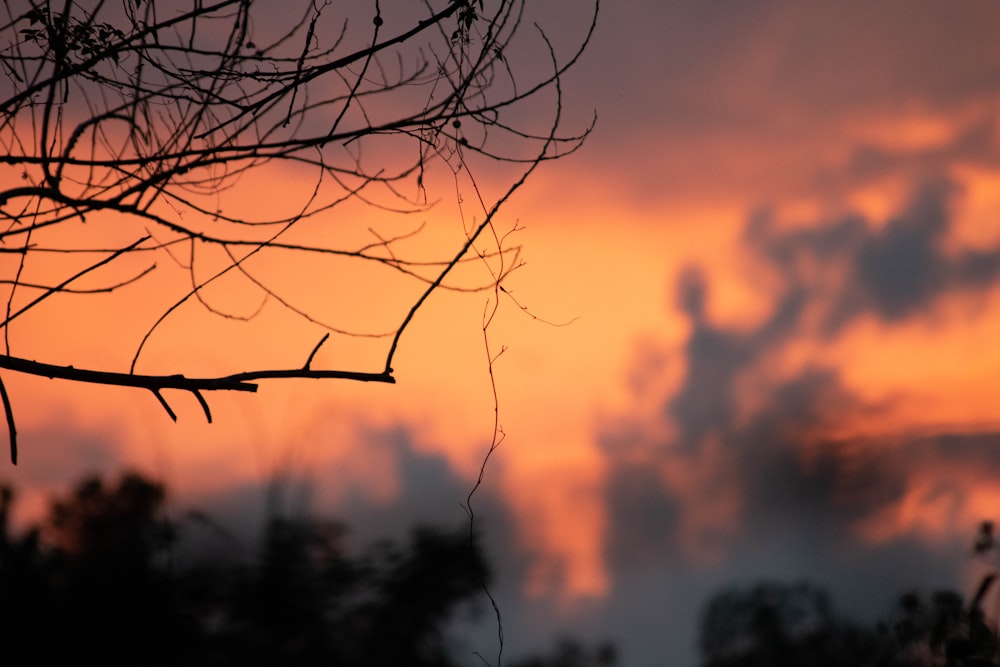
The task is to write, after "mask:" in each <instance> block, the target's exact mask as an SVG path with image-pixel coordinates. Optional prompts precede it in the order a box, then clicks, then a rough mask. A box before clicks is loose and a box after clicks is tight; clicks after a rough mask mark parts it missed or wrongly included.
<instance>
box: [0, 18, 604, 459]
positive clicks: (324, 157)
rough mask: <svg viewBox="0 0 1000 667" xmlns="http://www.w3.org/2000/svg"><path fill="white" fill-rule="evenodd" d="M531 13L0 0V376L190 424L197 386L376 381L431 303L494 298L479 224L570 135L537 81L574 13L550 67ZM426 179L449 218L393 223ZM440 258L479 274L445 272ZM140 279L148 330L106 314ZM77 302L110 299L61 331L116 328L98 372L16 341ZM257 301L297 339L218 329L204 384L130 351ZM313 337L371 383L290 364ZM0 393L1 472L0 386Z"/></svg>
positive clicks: (487, 244)
mask: <svg viewBox="0 0 1000 667" xmlns="http://www.w3.org/2000/svg"><path fill="white" fill-rule="evenodd" d="M593 10H594V15H593V16H594V20H596V10H597V3H596V0H595V2H594V5H593ZM529 20H530V17H526V15H525V2H524V0H427V1H426V2H402V1H397V0H371V1H370V2H363V3H331V2H320V1H319V0H289V1H288V2H283V3H281V4H280V7H279V6H278V5H275V4H274V3H261V2H257V1H255V0H214V1H213V2H200V1H196V2H189V3H181V4H180V5H177V6H174V5H171V8H170V9H163V6H162V4H161V3H154V2H150V1H149V0H117V1H115V2H97V3H89V2H80V1H79V0H68V1H66V2H58V3H56V2H52V1H51V0H13V1H11V2H5V3H4V9H3V10H2V11H0V70H2V72H3V76H2V77H0V256H2V257H4V258H7V259H5V261H4V262H3V263H0V267H2V268H0V287H3V288H4V289H5V290H6V293H2V292H0V298H2V299H3V301H4V302H5V307H4V309H3V310H4V312H2V313H0V330H2V331H0V333H2V348H0V369H5V370H7V371H11V372H15V373H24V374H29V375H36V376H40V377H48V378H56V379H62V380H69V381H75V382H87V383H97V384H104V385H113V386H121V387H131V388H139V389H143V390H148V391H150V392H151V393H152V394H153V396H154V397H155V398H156V400H157V401H158V402H159V403H160V405H161V406H162V407H163V408H164V410H165V411H166V412H167V414H168V415H169V416H170V417H171V418H174V419H176V414H175V413H174V411H173V409H172V407H171V406H170V404H169V403H168V402H167V400H166V397H165V395H164V392H165V391H166V390H179V391H183V392H189V393H190V394H192V395H193V396H194V397H195V398H196V399H197V401H198V403H199V405H200V407H201V409H202V410H203V411H204V413H205V416H206V418H208V420H209V421H211V418H212V413H211V410H210V409H209V404H208V401H207V400H206V398H205V395H204V394H205V393H207V392H212V391H219V390H230V391H250V392H252V391H256V389H257V383H258V382H259V381H262V380H274V379H281V378H312V379H348V380H356V381H364V382H388V383H392V382H395V376H394V374H393V360H394V357H395V355H396V352H397V349H398V345H399V343H400V340H401V337H402V335H403V333H404V330H406V329H407V327H408V325H409V324H410V322H411V321H412V320H413V318H414V316H415V314H416V313H417V311H418V310H419V309H420V308H421V307H422V306H423V304H424V303H425V302H426V300H427V299H428V297H429V296H430V295H431V294H432V293H434V292H436V291H439V290H445V289H448V290H457V291H479V290H486V291H488V292H489V293H490V294H491V298H492V299H493V300H494V301H496V300H498V299H499V298H500V297H501V295H506V296H509V292H507V291H506V290H503V289H502V288H501V281H502V280H503V279H504V277H505V276H506V275H507V274H508V273H509V272H510V271H511V270H514V269H516V268H517V267H518V266H519V260H518V259H517V248H515V247H506V246H505V243H506V242H507V241H506V239H507V234H506V233H503V232H498V231H496V230H495V229H494V224H495V223H496V222H497V215H498V212H499V211H500V209H501V208H502V207H503V206H504V204H505V203H506V202H507V201H508V199H509V198H510V197H511V196H512V195H513V194H514V192H515V191H517V190H518V189H519V188H520V187H521V185H522V184H523V183H524V182H525V181H526V179H527V178H528V177H529V176H530V175H531V174H532V173H533V172H534V171H535V169H536V168H537V167H539V166H540V165H541V164H542V163H544V162H546V161H549V160H554V159H558V158H561V157H563V156H565V155H568V154H570V153H572V152H574V151H575V150H577V149H578V148H579V147H580V146H581V145H582V143H583V141H584V139H585V138H586V137H587V136H588V134H589V133H590V129H591V128H592V127H593V124H592V122H591V123H589V124H587V123H584V124H583V125H582V127H581V128H580V129H578V130H576V131H565V130H564V129H563V127H562V126H563V108H562V101H563V95H562V88H561V86H562V79H563V76H564V74H565V73H566V71H567V70H568V69H569V68H570V67H572V66H573V64H574V63H575V62H576V61H577V59H578V58H579V56H580V54H581V53H582V51H583V49H584V48H585V47H586V45H587V43H588V42H589V40H590V36H591V34H592V33H593V29H594V22H593V21H591V23H590V25H589V28H588V27H584V28H583V34H582V35H580V37H579V40H578V43H577V44H576V45H575V46H573V47H571V48H570V49H569V50H568V52H566V53H562V52H560V51H557V49H556V47H555V46H554V44H553V42H552V41H550V40H549V38H548V37H547V36H546V34H545V32H544V31H543V30H542V28H541V27H540V26H537V25H536V26H531V25H530V24H529ZM479 168H483V169H489V173H490V177H491V183H490V185H491V186H492V187H489V188H487V187H485V186H481V185H480V184H479V183H478V182H477V180H476V177H475V175H474V173H473V172H474V171H478V169H479ZM503 168H507V169H503ZM436 174H440V175H436ZM493 181H496V182H493ZM262 184H263V187H264V188H266V189H265V190H264V191H265V192H266V193H267V194H268V195H269V196H268V197H266V198H265V197H261V196H260V194H261V191H262V190H261V188H262ZM498 184H499V185H498ZM441 188H444V191H445V192H448V193H455V198H456V200H457V202H456V203H457V207H458V211H457V212H454V213H451V214H450V215H451V216H452V217H454V218H455V219H457V220H458V221H459V222H460V223H461V224H459V225H455V226H450V227H447V228H444V227H443V228H442V229H434V230H431V229H428V230H424V224H422V223H417V224H414V223H412V222H409V220H412V218H413V216H414V215H415V214H424V213H425V212H427V211H428V210H429V209H430V208H432V207H433V206H434V205H435V203H436V202H437V201H438V200H439V199H440V197H439V195H438V194H436V193H437V191H438V190H439V189H441ZM456 191H457V192H456ZM334 214H337V215H336V217H334ZM387 220H388V221H387ZM400 220H403V222H400ZM449 229H451V230H456V233H450V232H449V231H448V230H449ZM425 231H426V232H427V233H423V232H425ZM417 237H420V238H426V239H428V243H427V244H426V245H429V246H430V251H428V247H421V246H420V245H415V244H414V241H415V239H416V238H417ZM313 262H317V263H319V264H320V265H321V266H322V271H321V273H320V274H319V275H318V276H315V277H312V278H311V279H305V280H304V284H299V283H293V284H292V285H289V279H290V278H289V277H290V275H291V274H294V273H296V271H290V270H289V268H290V267H292V266H293V265H294V267H295V268H296V269H299V270H301V269H302V268H303V267H302V265H303V264H310V263H313ZM460 265H468V266H473V267H479V268H480V269H482V270H481V271H480V273H479V274H478V276H477V277H470V276H469V275H465V276H463V277H456V275H455V274H456V273H458V271H457V270H456V269H457V267H459V266H460ZM376 280H378V281H380V282H378V283H377V284H379V285H381V284H383V282H381V281H386V282H388V281H392V282H389V284H391V285H392V287H390V288H386V290H385V291H387V292H391V294H380V295H379V298H378V299H377V301H378V305H379V306H383V305H384V306H385V308H386V312H385V313H381V317H380V318H379V320H378V321H379V322H382V324H374V323H372V322H371V321H370V320H368V319H367V318H368V317H370V315H371V310H372V308H373V307H374V305H373V303H371V302H372V301H373V300H372V299H369V300H368V302H367V303H365V304H363V305H364V308H358V307H356V306H355V307H353V308H351V307H348V306H349V305H351V304H352V302H351V297H352V295H353V294H354V293H355V292H357V290H358V288H359V286H360V285H362V284H365V283H369V284H376ZM300 282H302V281H300ZM139 283H141V284H145V285H147V288H146V291H145V292H143V294H145V295H147V296H148V297H149V299H151V301H150V303H151V304H156V308H155V309H154V311H152V312H151V313H150V312H145V311H143V314H139V311H138V310H137V309H135V308H134V307H133V303H134V302H133V301H129V296H131V295H134V294H135V292H132V290H133V289H134V287H133V286H134V285H135V284H139ZM318 288H321V289H322V292H323V293H324V294H328V296H329V298H327V299H324V300H323V301H322V302H319V301H318V300H317V299H316V298H315V293H316V292H317V291H318ZM97 294H102V295H106V296H107V295H110V296H111V297H116V296H121V299H122V300H115V301H113V302H112V305H110V306H105V307H106V308H108V309H109V311H110V313H111V314H112V315H113V317H110V318H109V317H93V316H92V315H90V314H88V316H87V317H86V318H84V319H86V320H87V325H88V326H93V325H94V324H95V323H100V322H107V321H110V322H111V323H112V324H113V326H112V327H111V328H110V329H109V330H107V331H98V332H95V333H93V334H91V335H102V334H103V335H105V336H106V335H109V334H108V333H107V332H108V331H110V332H111V333H115V334H116V335H118V332H120V331H122V330H134V331H135V332H139V333H138V335H135V334H133V335H132V336H131V337H130V338H131V340H129V341H128V342H124V343H121V344H116V349H117V347H120V346H121V345H124V346H125V347H124V348H123V349H122V350H121V352H122V353H123V354H124V355H125V356H123V357H122V358H120V359H118V360H117V361H114V362H106V363H107V365H106V366H105V367H98V368H91V367H89V364H88V363H87V360H86V359H76V358H74V352H73V350H72V346H69V349H67V350H63V349H60V346H61V344H62V343H59V342H56V343H52V342H49V343H46V344H45V345H42V346H40V347H39V346H35V347H33V346H32V339H33V338H34V337H32V336H30V335H29V336H22V337H21V338H19V339H16V340H17V342H18V346H19V347H18V346H15V345H14V343H13V341H14V340H15V339H14V338H13V337H12V335H11V332H12V330H13V329H14V328H16V327H19V326H21V324H22V323H24V322H25V321H26V320H31V319H32V316H33V315H37V316H38V317H45V318H53V317H54V318H56V319H57V320H59V321H61V322H65V323H67V324H68V323H69V322H70V321H71V319H73V318H76V319H81V318H79V316H78V315H77V313H78V312H79V311H78V310H77V309H78V308H80V306H81V300H87V299H94V298H95V297H94V295H97ZM127 295H128V296H127ZM390 297H391V298H390ZM109 298H110V297H109ZM131 298H134V296H131ZM511 298H512V297H511ZM191 305H197V306H201V307H202V309H203V310H202V311H201V312H200V313H196V310H197V309H196V310H195V311H192V310H191V308H190V306H191ZM265 306H267V307H268V309H269V310H268V312H267V314H268V315H271V314H273V313H280V314H281V316H284V317H286V318H287V321H288V322H290V323H292V324H294V325H296V326H297V327H298V329H297V331H298V332H299V334H295V335H293V334H291V333H286V334H285V336H286V337H287V338H288V339H287V340H280V341H278V342H277V346H276V345H275V341H273V340H268V338H267V335H266V331H264V332H258V333H257V334H256V335H255V334H242V335H248V336H250V340H252V341H254V342H255V344H254V345H251V346H249V351H247V350H248V348H246V347H243V346H239V345H233V344H231V342H230V341H228V340H214V341H213V343H214V345H213V346H212V354H211V355H210V356H211V357H212V358H217V359H220V360H224V361H225V363H222V364H218V365H214V366H208V367H206V365H205V363H204V362H203V361H202V362H198V363H195V361H193V359H183V358H177V357H176V356H172V357H170V359H169V361H167V362H164V361H156V360H155V359H149V357H150V353H149V352H148V349H149V348H150V347H151V346H152V342H151V341H152V340H153V339H154V337H155V336H154V334H157V335H159V336H167V334H162V333H160V332H161V331H162V330H163V329H164V326H165V323H166V322H167V321H168V320H174V319H176V318H178V317H184V318H188V319H185V320H184V321H185V322H189V321H190V319H191V318H192V317H194V315H195V314H204V313H207V314H209V315H211V316H218V317H219V318H222V319H223V320H225V322H226V324H227V325H229V324H232V325H234V326H235V325H236V323H239V322H242V323H243V324H244V325H246V326H247V327H250V326H252V324H253V323H255V322H259V321H260V319H262V318H258V315H259V314H261V313H262V312H263V311H264V310H265ZM338 306H339V307H338ZM84 307H85V306H84ZM137 318H138V319H137ZM41 321H43V322H46V323H49V324H50V323H51V320H41ZM35 324H36V326H37V324H38V320H36V322H35ZM133 325H136V326H134V327H133ZM194 326H197V325H194ZM303 327H304V328H303ZM50 328H51V325H50ZM228 330H229V329H227V331H228ZM143 331H144V332H145V333H144V334H142V333H141V332H143ZM241 331H245V329H243V330H241ZM289 331H290V329H289ZM78 335H79V334H78ZM303 336H304V337H303ZM220 337H221V334H220ZM262 337H263V340H267V343H266V344H264V343H262ZM331 337H333V338H334V339H337V338H341V340H345V341H346V339H345V338H343V337H350V338H351V339H352V340H354V341H357V340H359V339H365V340H368V339H371V340H374V341H375V342H376V343H377V345H378V347H377V348H376V350H377V351H376V352H374V353H373V354H374V355H375V364H377V366H376V367H374V368H372V367H369V366H368V364H369V363H370V361H369V360H368V359H367V358H366V359H364V360H358V359H347V360H344V359H343V358H341V359H340V360H338V361H337V365H338V366H340V367H337V368H329V367H320V365H321V364H317V366H316V367H314V366H313V362H314V360H315V361H319V360H318V359H316V355H317V352H318V351H319V350H320V348H321V347H322V346H323V345H324V344H326V342H327V341H328V340H329V339H330V338H331ZM317 341H318V342H317ZM15 347H18V349H14V348H15ZM275 347H278V348H280V350H281V351H282V352H284V353H283V354H278V355H275V354H273V353H274V352H275V350H274V348H275ZM129 355H130V357H131V358H130V359H129ZM39 356H40V357H41V359H39V358H38V357H39ZM275 359H277V360H280V361H278V362H275V361H274V360H275ZM276 363H277V364H279V366H278V367H277V368H275V367H274V365H275V364H276ZM152 364H158V365H159V366H160V367H157V366H154V367H152V368H150V366H151V365H152ZM164 364H166V366H167V367H166V368H163V367H162V366H163V365H164ZM365 367H368V370H364V368H365ZM234 368H235V369H239V368H243V369H245V370H242V371H240V372H233V370H234ZM222 369H228V370H222ZM0 402H2V403H3V407H4V413H5V417H6V421H7V426H8V432H9V435H10V452H11V459H12V460H13V461H14V462H15V463H16V459H17V429H16V428H15V422H14V410H13V404H12V402H11V397H10V396H9V394H8V391H7V387H6V386H5V384H4V377H3V376H0Z"/></svg>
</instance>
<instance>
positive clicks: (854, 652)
mask: <svg viewBox="0 0 1000 667" xmlns="http://www.w3.org/2000/svg"><path fill="white" fill-rule="evenodd" d="M992 530H993V526H992V524H991V523H989V522H984V523H983V524H982V526H981V527H980V531H979V535H978V536H977V539H976V544H975V547H974V551H975V553H976V554H978V555H988V554H990V553H991V552H993V550H994V549H995V545H994V542H993V535H992ZM995 578H996V572H993V571H991V572H989V573H987V574H986V575H985V576H984V577H983V579H982V581H981V582H980V585H979V587H978V588H977V590H976V593H975V594H974V596H973V598H972V599H971V600H970V601H969V602H968V603H966V602H965V601H964V600H963V598H962V596H961V595H959V594H958V593H955V592H952V591H937V592H935V593H933V594H932V595H931V596H930V598H929V600H928V599H925V597H924V596H922V595H921V594H919V593H917V592H908V593H905V594H903V595H902V596H900V598H899V600H898V602H897V604H896V606H895V607H894V608H893V609H892V610H891V612H890V613H889V614H888V616H886V617H885V618H883V619H882V620H880V621H879V622H877V623H876V624H875V626H874V627H865V626H862V625H859V624H857V623H854V622H851V621H849V620H846V619H844V618H842V617H840V616H839V615H838V614H836V613H835V612H834V610H833V608H832V605H831V603H830V601H829V599H828V596H827V594H826V593H825V592H824V591H822V590H821V589H819V588H816V587H815V586H813V585H810V584H806V583H795V584H788V583H780V582H765V583H760V584H757V585H755V586H752V587H750V588H746V589H739V588H729V589H725V590H722V591H720V592H718V593H717V594H715V595H714V596H713V597H712V598H711V599H710V600H709V601H708V603H707V604H706V606H705V608H704V611H703V614H702V620H701V628H700V637H699V644H700V647H701V652H702V656H703V660H702V663H701V664H702V667H764V666H771V665H783V666H787V667H797V666H802V667H806V666H811V667H825V666H829V667H836V666H841V665H857V666H860V667H865V666H869V665H870V666H872V667H874V666H879V667H932V666H933V667H936V666H941V667H986V666H988V665H992V666H996V665H1000V638H998V630H997V627H996V625H990V622H989V621H988V620H987V616H986V614H985V613H984V610H983V604H984V599H985V597H986V595H987V593H988V592H989V591H990V589H991V588H992V586H993V583H994V581H995ZM993 623H994V624H995V623H996V619H994V620H993Z"/></svg>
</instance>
